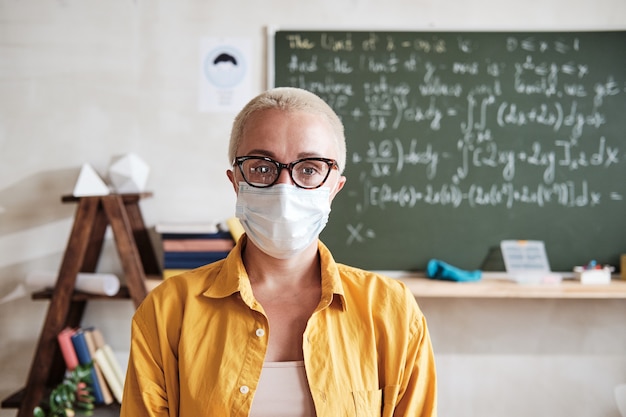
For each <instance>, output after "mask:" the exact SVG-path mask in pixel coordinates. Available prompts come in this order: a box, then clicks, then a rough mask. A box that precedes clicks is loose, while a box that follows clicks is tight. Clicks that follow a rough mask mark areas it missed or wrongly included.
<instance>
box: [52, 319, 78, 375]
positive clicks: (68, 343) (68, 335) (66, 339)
mask: <svg viewBox="0 0 626 417" xmlns="http://www.w3.org/2000/svg"><path fill="white" fill-rule="evenodd" d="M74 333H76V329H72V328H71V327H66V328H64V329H63V330H61V332H59V334H58V335H57V341H58V343H59V348H60V349H61V354H62V355H63V360H64V361H65V367H66V368H67V369H68V370H70V371H73V370H74V369H76V367H77V366H78V363H79V362H78V356H77V355H76V350H75V349H74V344H73V343H72V335H73V334H74Z"/></svg>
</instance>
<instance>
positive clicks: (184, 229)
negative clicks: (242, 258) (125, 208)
mask: <svg viewBox="0 0 626 417" xmlns="http://www.w3.org/2000/svg"><path fill="white" fill-rule="evenodd" d="M156 230H157V231H158V232H159V233H160V234H161V244H162V249H163V278H164V279H166V278H169V277H171V276H173V275H177V274H179V273H181V272H184V271H188V270H190V269H194V268H198V267H200V266H203V265H207V264H210V263H212V262H215V261H219V260H221V259H224V258H225V257H226V256H228V253H229V252H230V250H231V249H232V248H233V247H234V246H235V241H234V240H233V236H232V234H231V232H230V230H228V228H227V226H226V225H225V224H223V223H215V224H212V226H211V225H210V224H209V225H204V227H203V226H199V225H197V224H185V223H177V224H174V225H172V224H162V225H157V227H156Z"/></svg>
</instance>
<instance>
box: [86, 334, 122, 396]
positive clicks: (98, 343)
mask: <svg viewBox="0 0 626 417" xmlns="http://www.w3.org/2000/svg"><path fill="white" fill-rule="evenodd" d="M91 335H92V337H93V341H94V345H95V348H96V352H95V353H94V360H95V362H96V363H97V364H98V365H99V366H100V369H101V370H102V374H103V375H104V377H105V379H106V380H107V383H108V384H109V388H111V392H112V393H113V396H114V397H115V399H116V400H117V401H118V402H119V403H121V402H122V394H123V392H124V373H123V371H122V368H121V366H120V364H119V362H118V361H117V359H116V358H115V354H114V353H113V350H112V349H111V347H110V346H109V345H108V344H107V343H106V341H105V340H104V336H103V335H102V332H101V331H100V330H99V329H93V330H92V331H91Z"/></svg>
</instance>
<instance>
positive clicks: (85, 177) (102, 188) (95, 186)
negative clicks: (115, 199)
mask: <svg viewBox="0 0 626 417" xmlns="http://www.w3.org/2000/svg"><path fill="white" fill-rule="evenodd" d="M109 193H110V191H109V187H108V186H107V185H106V184H105V182H104V181H102V178H100V176H99V175H98V174H97V173H96V171H95V170H94V169H93V168H92V167H91V165H89V164H83V166H82V168H81V169H80V174H78V180H77V181H76V185H75V186H74V192H73V193H72V194H73V195H74V196H75V197H87V196H94V195H107V194H109Z"/></svg>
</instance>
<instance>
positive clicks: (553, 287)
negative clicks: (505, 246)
mask: <svg viewBox="0 0 626 417" xmlns="http://www.w3.org/2000/svg"><path fill="white" fill-rule="evenodd" d="M382 273H383V274H385V275H388V276H391V277H393V278H396V279H398V280H400V281H402V282H404V283H405V284H406V285H407V287H408V288H409V289H410V290H411V292H412V293H413V294H414V295H415V297H416V298H418V299H419V298H436V297H439V298H571V299H626V280H621V279H619V277H617V276H614V277H613V279H612V280H611V283H610V284H597V285H592V284H581V283H580V281H577V280H574V279H571V278H567V279H563V280H562V281H561V282H560V283H558V284H520V283H517V282H515V281H513V280H511V279H509V278H507V277H506V276H505V275H504V274H503V273H484V274H483V277H482V278H481V280H480V281H476V282H452V281H444V280H435V279H430V278H426V277H425V276H424V275H421V276H420V275H419V274H408V273H402V272H388V271H385V272H382Z"/></svg>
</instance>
